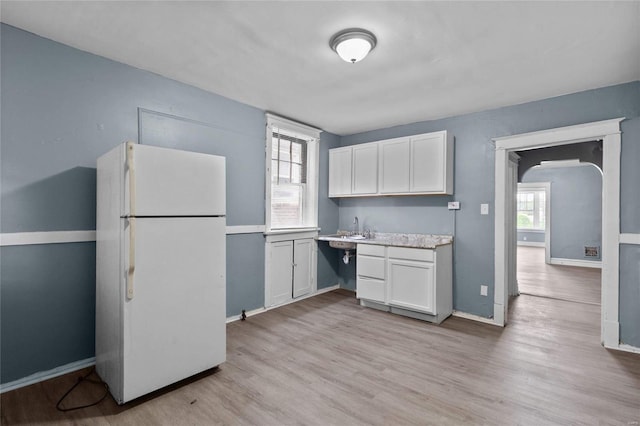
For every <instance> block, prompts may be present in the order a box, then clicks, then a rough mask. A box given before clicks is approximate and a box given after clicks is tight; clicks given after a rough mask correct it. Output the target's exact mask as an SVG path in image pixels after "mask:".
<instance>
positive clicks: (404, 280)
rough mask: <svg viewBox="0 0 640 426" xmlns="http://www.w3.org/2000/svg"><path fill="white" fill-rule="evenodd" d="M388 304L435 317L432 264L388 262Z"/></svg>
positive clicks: (402, 261)
mask: <svg viewBox="0 0 640 426" xmlns="http://www.w3.org/2000/svg"><path fill="white" fill-rule="evenodd" d="M388 277H389V279H388V282H389V304H390V305H393V306H398V307H401V308H406V309H411V310H414V311H418V312H425V313H428V314H432V315H436V307H435V287H434V283H435V277H434V267H433V263H429V262H415V261H409V260H396V259H390V260H389V275H388Z"/></svg>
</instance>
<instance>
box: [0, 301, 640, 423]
mask: <svg viewBox="0 0 640 426" xmlns="http://www.w3.org/2000/svg"><path fill="white" fill-rule="evenodd" d="M227 339H228V350H227V362H225V363H224V364H223V365H222V366H221V367H220V368H219V369H217V370H214V371H210V372H207V373H205V374H201V375H198V376H197V377H195V378H193V379H191V380H187V381H185V382H182V383H180V384H178V385H174V386H171V387H169V388H167V389H164V390H162V391H159V392H155V393H154V394H152V395H150V396H146V397H144V398H141V399H140V400H137V401H134V402H133V403H130V404H126V405H125V406H123V407H119V406H117V405H116V404H115V402H114V401H113V400H112V399H111V398H109V399H108V400H106V401H104V402H103V403H101V404H100V405H98V406H97V407H92V408H89V409H83V410H79V411H77V412H72V413H66V414H65V413H59V412H57V411H56V410H55V402H56V401H57V399H58V398H59V397H60V396H61V395H62V394H63V393H64V391H65V390H66V389H67V388H68V387H69V386H71V385H72V384H73V383H74V382H75V380H76V378H77V377H78V376H79V375H80V374H82V373H83V372H77V373H72V374H69V375H66V376H62V377H58V378H55V379H52V380H49V381H46V382H43V383H38V384H35V385H32V386H29V387H25V388H22V389H18V390H15V391H11V392H7V393H5V394H3V395H2V396H1V397H0V403H1V405H0V410H1V415H0V419H1V420H2V424H3V425H27V424H34V425H42V424H47V425H76V424H83V425H89V424H91V425H93V424H97V425H215V424H224V425H236V424H237V425H289V424H304V425H404V424H407V425H408V424H416V425H485V424H491V425H515V424H521V425H554V424H558V425H567V424H575V425H580V424H584V425H591V424H611V425H625V426H630V425H634V423H633V422H640V355H638V354H631V353H623V352H616V351H609V350H606V349H604V348H603V347H602V346H600V307H599V306H597V305H593V304H583V303H575V302H569V301H563V300H557V299H549V298H544V297H535V296H527V295H521V296H519V297H516V298H513V299H512V301H511V306H510V310H509V323H508V326H507V327H505V328H499V327H494V326H491V325H487V324H481V323H477V322H473V321H470V320H466V319H462V318H455V317H452V318H449V319H447V320H446V321H445V322H443V323H442V324H441V325H439V326H438V325H434V324H431V323H428V322H423V321H419V320H414V319H410V318H405V317H401V316H397V315H393V314H389V313H385V312H380V311H376V310H373V309H368V308H363V307H361V306H359V305H358V304H357V300H356V299H355V297H354V295H353V293H351V292H347V291H343V290H338V291H333V292H330V293H326V294H322V295H319V296H316V297H313V298H310V299H307V300H304V301H301V302H298V303H294V304H291V305H286V306H283V307H280V308H278V309H275V310H271V311H268V312H265V313H263V314H260V315H256V316H253V317H250V318H249V319H248V320H247V321H238V322H234V323H230V324H228V325H227ZM83 393H86V395H77V396H76V398H80V396H82V397H83V398H84V397H90V396H94V395H98V393H99V392H98V390H97V389H85V390H83Z"/></svg>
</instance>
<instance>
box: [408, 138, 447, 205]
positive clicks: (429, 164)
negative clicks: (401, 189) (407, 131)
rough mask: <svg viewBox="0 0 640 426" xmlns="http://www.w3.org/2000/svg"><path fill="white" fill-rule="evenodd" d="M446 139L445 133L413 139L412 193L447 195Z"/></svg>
mask: <svg viewBox="0 0 640 426" xmlns="http://www.w3.org/2000/svg"><path fill="white" fill-rule="evenodd" d="M445 167H446V138H445V136H444V134H443V133H436V134H428V135H421V136H417V137H412V138H411V181H410V191H411V192H436V193H445V192H446V188H445V173H446V170H445Z"/></svg>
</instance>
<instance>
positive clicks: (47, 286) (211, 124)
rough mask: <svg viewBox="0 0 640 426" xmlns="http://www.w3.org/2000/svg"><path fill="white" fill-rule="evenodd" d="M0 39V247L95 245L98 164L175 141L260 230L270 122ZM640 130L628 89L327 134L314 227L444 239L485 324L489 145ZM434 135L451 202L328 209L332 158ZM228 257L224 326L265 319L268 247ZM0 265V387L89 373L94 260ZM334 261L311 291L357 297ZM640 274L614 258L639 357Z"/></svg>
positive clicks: (36, 255)
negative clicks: (27, 241)
mask: <svg viewBox="0 0 640 426" xmlns="http://www.w3.org/2000/svg"><path fill="white" fill-rule="evenodd" d="M1 31H2V33H1V46H0V54H1V55H2V56H1V63H0V66H1V69H0V72H1V74H2V80H1V93H2V99H1V105H0V106H1V109H2V117H1V120H2V123H1V155H2V157H1V166H2V170H1V182H2V191H1V195H2V197H1V206H2V209H1V216H2V217H1V221H0V231H1V232H2V233H10V232H32V231H60V230H86V229H94V228H95V161H96V158H97V157H98V156H99V155H101V154H102V153H104V152H106V151H108V150H109V149H111V148H112V147H113V146H115V145H117V144H119V143H121V142H123V141H125V140H134V141H139V142H142V143H155V144H168V143H176V141H178V142H179V144H180V145H176V146H179V147H182V148H184V149H187V148H189V147H191V148H190V149H195V150H203V151H205V152H215V153H226V155H228V162H229V165H230V166H229V172H228V179H229V185H230V188H229V198H228V212H229V216H228V222H229V225H256V224H262V223H263V222H264V218H263V214H264V201H263V199H264V197H263V194H262V188H263V187H264V161H263V160H259V158H258V157H261V156H262V155H263V152H264V151H263V147H264V123H265V121H264V111H261V110H259V109H256V108H253V107H250V106H247V105H244V104H241V103H238V102H235V101H232V100H229V99H226V98H223V97H221V96H217V95H215V94H211V93H208V92H205V91H202V90H199V89H197V88H194V87H191V86H188V85H185V84H181V83H178V82H175V81H173V80H169V79H166V78H163V77H160V76H158V75H155V74H152V73H148V72H145V71H141V70H139V69H136V68H132V67H129V66H126V65H123V64H120V63H116V62H113V61H110V60H107V59H105V58H101V57H98V56H94V55H91V54H88V53H85V52H81V51H79V50H76V49H73V48H70V47H68V46H64V45H61V44H59V43H55V42H52V41H50V40H46V39H43V38H40V37H37V36H35V35H33V34H30V33H27V32H24V31H21V30H19V29H16V28H13V27H10V26H7V25H4V24H2V29H1ZM212 78H215V75H212ZM639 115H640V83H639V82H635V83H630V84H625V85H619V86H613V87H609V88H604V89H598V90H592V91H588V92H583V93H578V94H573V95H568V96H562V97H558V98H553V99H547V100H544V101H539V102H533V103H528V104H524V105H518V106H512V107H507V108H502V109H497V110H492V111H486V112H481V113H477V114H470V115H464V116H459V117H453V118H448V119H443V120H437V121H428V122H421V123H414V124H409V125H405V126H398V127H393V128H388V129H382V130H376V131H372V132H367V133H361V134H358V135H351V136H346V137H342V138H340V137H337V136H335V135H331V134H328V133H323V134H322V136H321V138H322V141H321V144H320V150H321V152H320V170H321V171H320V200H319V225H320V227H322V228H323V232H331V233H332V232H334V230H335V229H337V228H338V227H341V228H342V227H348V226H349V225H350V223H351V221H352V220H353V216H355V215H358V216H359V217H360V218H361V223H362V224H366V225H367V226H370V227H372V228H374V229H376V230H378V231H379V232H389V231H399V232H424V233H454V234H455V236H456V243H455V245H454V247H455V255H454V256H455V284H454V286H455V287H454V297H455V308H456V309H458V310H461V311H465V312H469V313H473V314H477V315H481V316H485V317H489V316H491V314H492V312H493V256H492V253H493V235H494V229H493V223H494V219H493V211H491V214H490V215H488V216H480V214H479V205H480V203H489V204H490V205H491V206H493V187H494V183H493V174H494V170H493V168H494V154H493V146H492V144H491V142H490V139H491V138H492V137H496V136H505V135H511V134H517V133H523V132H529V131H534V130H541V129H547V128H553V127H559V126H565V125H571V124H578V123H584V122H590V121H597V120H603V119H607V118H615V117H621V116H625V117H627V118H635V117H638V116H639ZM634 123H635V124H634ZM639 127H640V126H639V125H638V120H637V119H636V120H631V121H629V122H625V123H623V132H624V133H623V168H622V173H623V177H622V185H623V189H622V191H623V193H622V219H623V223H622V226H623V232H636V233H637V232H640V220H639V219H638V215H637V212H638V211H639V209H640V195H639V193H638V191H637V188H638V187H639V185H640V178H639V177H640V175H638V172H637V170H638V169H637V162H638V161H637V160H638V155H639V154H638V144H639V140H640V130H639ZM442 129H447V130H450V131H452V132H453V134H454V136H455V137H456V154H455V180H456V181H455V197H448V196H435V197H407V198H406V199H398V198H394V197H389V198H383V199H376V200H372V199H357V200H355V199H354V200H342V201H337V200H331V199H328V198H327V175H328V149H329V148H334V147H337V146H341V145H350V144H354V143H362V142H369V141H373V140H377V139H384V138H389V137H395V136H402V135H410V134H415V133H422V132H429V131H437V130H442ZM170 136H171V137H170ZM625 153H626V154H625ZM240 154H241V155H242V157H239V155H240ZM634 155H635V157H633V156H634ZM240 158H241V159H240ZM256 194H259V195H260V196H259V197H257V198H255V199H254V198H253V197H254V196H255V195H256ZM453 198H455V199H456V200H458V201H460V202H461V204H462V210H460V211H458V212H456V213H452V212H449V211H448V210H447V209H446V202H447V201H448V200H450V199H453ZM256 221H257V222H256ZM227 248H228V253H229V257H230V260H229V264H228V276H229V277H230V279H229V281H228V286H227V287H228V288H227V297H228V300H227V310H228V315H233V314H237V313H239V310H240V309H254V308H257V307H261V306H262V305H263V304H264V239H263V237H262V235H261V234H247V235H234V236H229V237H228V238H227ZM0 250H1V252H0V256H1V259H0V262H1V264H0V266H1V268H2V270H1V271H0V333H1V339H2V340H1V342H0V346H1V348H0V357H1V359H2V364H1V367H0V368H1V371H0V382H1V383H6V382H9V381H13V380H16V379H18V378H22V377H25V376H28V375H30V374H32V373H35V372H38V371H46V370H49V369H52V368H55V367H58V366H61V365H64V364H67V363H71V362H74V361H78V360H82V359H86V358H90V357H92V356H93V355H94V331H93V330H94V315H95V314H94V312H95V263H94V259H95V244H94V243H72V244H50V245H33V246H14V247H2V249H0ZM338 256H339V254H338V251H337V250H333V249H329V248H328V247H327V246H325V245H319V248H318V287H319V288H323V287H327V286H330V285H333V284H335V283H336V282H338V281H340V282H342V283H343V285H345V286H349V285H350V284H349V283H351V282H352V281H353V276H354V270H353V268H352V265H349V266H348V267H343V266H341V265H340V260H339V257H338ZM639 263H640V250H639V249H638V246H631V245H628V246H623V248H622V249H621V264H620V271H621V305H620V309H621V313H620V319H621V336H622V338H623V340H624V341H625V342H626V343H629V344H632V345H634V346H640V337H639V336H638V331H637V326H636V325H637V324H638V323H639V322H640V309H638V306H639V303H638V294H639V293H640V289H639V288H638V287H639V284H638V276H639V275H640V271H638V264H639ZM338 274H339V275H338ZM481 284H487V285H489V286H490V294H489V295H488V296H487V297H482V296H480V295H479V294H480V291H479V286H480V285H481Z"/></svg>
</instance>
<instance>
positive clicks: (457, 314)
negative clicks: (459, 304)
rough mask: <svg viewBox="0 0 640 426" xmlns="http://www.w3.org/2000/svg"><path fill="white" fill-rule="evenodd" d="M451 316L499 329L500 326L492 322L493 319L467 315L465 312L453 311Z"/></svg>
mask: <svg viewBox="0 0 640 426" xmlns="http://www.w3.org/2000/svg"><path fill="white" fill-rule="evenodd" d="M451 316H454V317H458V318H464V319H468V320H471V321H477V322H481V323H483V324H490V325H494V326H496V327H501V325H500V324H496V322H495V321H494V320H493V318H485V317H481V316H480V315H474V314H468V313H466V312H461V311H453V313H452V314H451Z"/></svg>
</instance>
